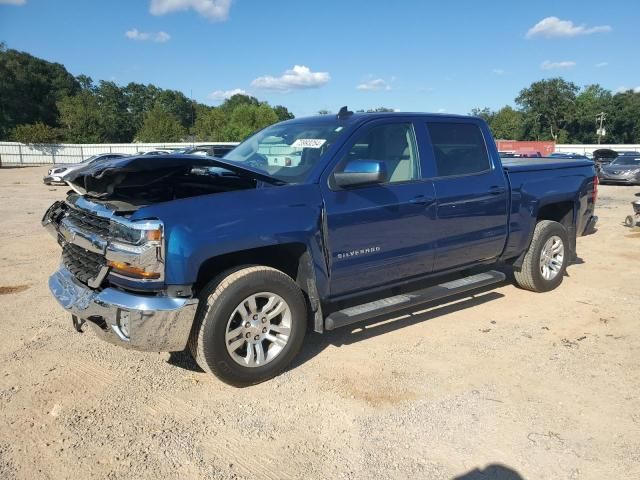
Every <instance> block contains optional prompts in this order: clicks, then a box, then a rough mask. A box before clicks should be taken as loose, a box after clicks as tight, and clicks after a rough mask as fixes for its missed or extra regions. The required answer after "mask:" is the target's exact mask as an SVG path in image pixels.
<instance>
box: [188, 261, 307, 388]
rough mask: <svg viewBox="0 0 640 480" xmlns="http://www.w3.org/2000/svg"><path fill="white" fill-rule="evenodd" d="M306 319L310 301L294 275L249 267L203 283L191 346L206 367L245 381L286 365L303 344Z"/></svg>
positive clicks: (274, 372) (267, 375) (231, 380)
mask: <svg viewBox="0 0 640 480" xmlns="http://www.w3.org/2000/svg"><path fill="white" fill-rule="evenodd" d="M306 325H307V308H306V303H305V300H304V297H303V295H302V292H301V291H300V289H299V288H298V285H297V284H296V283H295V282H294V281H293V280H292V279H291V277H289V276H288V275H286V274H284V273H283V272H281V271H279V270H275V269H273V268H270V267H264V266H254V267H245V268H241V269H239V270H235V271H230V272H226V273H224V274H222V275H221V276H220V277H218V278H217V279H215V280H212V281H211V282H210V283H209V284H208V285H207V286H206V287H205V288H204V289H203V291H202V293H201V295H200V306H199V308H198V312H197V314H196V320H195V323H194V326H193V330H192V333H191V338H190V340H189V349H190V350H191V354H192V355H193V357H194V359H195V360H196V362H197V363H198V365H199V366H200V367H201V368H202V369H203V370H204V371H207V372H210V373H213V374H214V375H216V376H217V377H218V378H219V379H220V380H222V381H223V382H225V383H228V384H229V385H233V386H236V387H244V386H248V385H253V384H256V383H260V382H263V381H265V380H268V379H270V378H272V377H274V376H276V375H277V374H279V373H280V372H281V371H282V370H284V369H285V368H286V367H287V365H288V364H289V363H290V362H291V360H293V357H295V355H296V354H297V353H298V351H299V350H300V348H301V346H302V341H303V339H304V335H305V330H306Z"/></svg>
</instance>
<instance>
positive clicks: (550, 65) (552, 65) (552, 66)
mask: <svg viewBox="0 0 640 480" xmlns="http://www.w3.org/2000/svg"><path fill="white" fill-rule="evenodd" d="M575 66H576V62H571V61H568V60H565V61H563V62H550V61H549V60H545V61H544V62H542V63H541V64H540V68H541V69H543V70H556V69H559V68H573V67H575Z"/></svg>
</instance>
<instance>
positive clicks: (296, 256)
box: [193, 242, 323, 333]
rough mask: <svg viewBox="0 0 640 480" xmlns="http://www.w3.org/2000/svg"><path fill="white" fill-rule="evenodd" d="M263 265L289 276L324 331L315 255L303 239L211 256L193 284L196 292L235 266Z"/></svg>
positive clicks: (319, 330) (318, 327)
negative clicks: (301, 240) (314, 260)
mask: <svg viewBox="0 0 640 480" xmlns="http://www.w3.org/2000/svg"><path fill="white" fill-rule="evenodd" d="M247 265H264V266H267V267H271V268H275V269H276V270H279V271H281V272H283V273H285V274H286V275H288V276H290V277H291V278H292V279H293V280H294V281H295V282H296V284H297V285H298V286H299V287H300V289H301V290H302V292H303V294H304V296H305V299H306V301H307V306H308V307H309V309H310V312H311V313H312V314H313V316H314V321H313V328H314V330H315V331H317V332H320V333H321V332H322V326H323V322H322V306H321V302H320V297H319V294H318V287H317V284H316V273H315V268H314V263H313V256H312V254H311V252H310V249H309V248H308V246H307V245H306V244H304V243H302V242H288V243H279V244H275V245H268V246H261V247H255V248H250V249H244V250H238V251H234V252H229V253H225V254H222V255H217V256H215V257H211V258H209V259H207V260H205V261H204V262H202V263H201V265H200V267H199V269H198V275H197V279H196V282H195V284H194V285H193V290H194V294H196V295H197V294H198V293H199V292H200V291H201V290H202V288H203V287H204V286H205V285H206V284H207V283H208V282H209V281H210V280H211V279H213V278H215V277H216V276H217V275H219V274H221V273H222V272H225V271H227V270H230V269H232V268H235V267H240V266H247Z"/></svg>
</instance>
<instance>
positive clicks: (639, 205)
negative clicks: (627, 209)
mask: <svg viewBox="0 0 640 480" xmlns="http://www.w3.org/2000/svg"><path fill="white" fill-rule="evenodd" d="M636 197H640V193H636ZM631 206H632V207H633V215H627V217H626V218H625V219H624V224H625V225H626V226H627V227H635V226H636V225H637V224H638V222H639V221H640V200H634V201H633V202H631Z"/></svg>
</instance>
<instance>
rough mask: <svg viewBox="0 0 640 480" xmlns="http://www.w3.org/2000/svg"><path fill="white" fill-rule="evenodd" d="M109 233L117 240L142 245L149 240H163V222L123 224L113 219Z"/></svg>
mask: <svg viewBox="0 0 640 480" xmlns="http://www.w3.org/2000/svg"><path fill="white" fill-rule="evenodd" d="M109 234H110V236H111V238H113V239H114V240H116V241H123V242H125V243H130V244H132V245H141V244H143V243H148V242H159V241H161V240H162V234H163V232H162V224H161V223H160V222H144V223H140V224H139V225H138V224H135V223H130V224H127V225H125V224H123V223H119V222H117V221H113V220H112V221H111V224H110V226H109Z"/></svg>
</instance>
